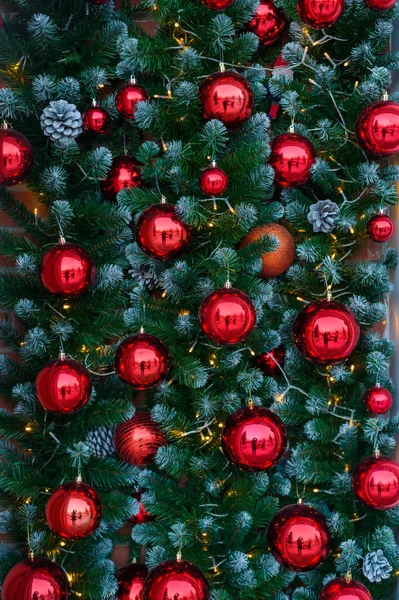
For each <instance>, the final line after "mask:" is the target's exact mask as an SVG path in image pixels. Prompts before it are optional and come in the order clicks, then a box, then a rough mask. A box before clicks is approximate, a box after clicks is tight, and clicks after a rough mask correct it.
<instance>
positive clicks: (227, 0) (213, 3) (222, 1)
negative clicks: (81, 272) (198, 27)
mask: <svg viewBox="0 0 399 600" xmlns="http://www.w3.org/2000/svg"><path fill="white" fill-rule="evenodd" d="M234 2H235V0H202V4H203V5H204V6H206V7H207V8H209V9H210V10H224V9H225V8H229V6H231V5H232V4H234Z"/></svg>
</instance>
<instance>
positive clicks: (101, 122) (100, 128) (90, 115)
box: [82, 104, 111, 133]
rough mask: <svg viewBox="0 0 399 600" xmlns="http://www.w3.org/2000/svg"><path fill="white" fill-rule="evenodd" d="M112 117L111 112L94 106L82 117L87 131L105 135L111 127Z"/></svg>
mask: <svg viewBox="0 0 399 600" xmlns="http://www.w3.org/2000/svg"><path fill="white" fill-rule="evenodd" d="M110 123H111V117H110V116H109V112H108V111H107V110H105V108H102V107H101V106H97V104H93V106H90V108H86V110H85V111H84V113H83V115H82V124H83V129H84V130H85V131H91V132H92V133H105V132H106V131H107V129H108V127H109V126H110Z"/></svg>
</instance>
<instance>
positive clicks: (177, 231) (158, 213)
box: [136, 203, 191, 260]
mask: <svg viewBox="0 0 399 600" xmlns="http://www.w3.org/2000/svg"><path fill="white" fill-rule="evenodd" d="M136 242H137V244H138V245H139V246H140V248H141V250H142V251H143V252H144V254H147V256H150V257H151V258H155V259H157V260H168V259H170V258H175V257H176V256H179V254H181V253H182V252H184V251H185V250H186V248H187V246H188V245H189V243H190V242H191V227H190V226H189V225H186V224H185V223H183V221H181V220H180V219H179V217H178V216H177V215H176V211H175V206H174V205H173V204H167V203H166V204H162V203H161V204H154V206H150V208H147V209H146V210H145V211H144V212H142V213H141V215H140V217H139V219H138V221H137V224H136Z"/></svg>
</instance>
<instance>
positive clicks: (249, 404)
mask: <svg viewBox="0 0 399 600" xmlns="http://www.w3.org/2000/svg"><path fill="white" fill-rule="evenodd" d="M254 406H255V404H254V401H253V400H252V398H248V408H250V409H251V410H252V409H253V407H254Z"/></svg>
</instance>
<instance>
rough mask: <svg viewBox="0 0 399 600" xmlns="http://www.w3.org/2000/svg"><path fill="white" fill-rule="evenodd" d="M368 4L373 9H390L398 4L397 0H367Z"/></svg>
mask: <svg viewBox="0 0 399 600" xmlns="http://www.w3.org/2000/svg"><path fill="white" fill-rule="evenodd" d="M365 3H366V6H368V7H369V8H372V9H373V10H389V9H390V8H393V7H394V6H395V4H396V0H365Z"/></svg>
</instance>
